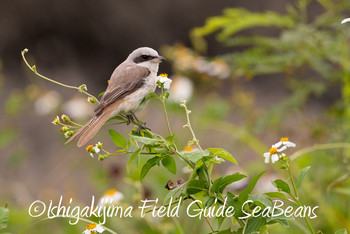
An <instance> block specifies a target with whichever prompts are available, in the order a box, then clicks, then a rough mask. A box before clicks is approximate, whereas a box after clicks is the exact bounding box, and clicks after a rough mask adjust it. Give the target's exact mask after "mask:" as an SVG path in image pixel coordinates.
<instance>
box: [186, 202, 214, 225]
mask: <svg viewBox="0 0 350 234" xmlns="http://www.w3.org/2000/svg"><path fill="white" fill-rule="evenodd" d="M190 198H191V199H192V200H193V201H195V200H194V198H193V197H192V196H191V197H190ZM196 205H197V206H198V208H199V209H202V208H201V207H200V205H199V204H198V202H196ZM204 219H205V221H206V222H207V224H208V225H209V227H210V229H211V231H212V232H215V230H214V228H213V226H212V225H211V223H210V222H209V219H208V218H207V217H205V216H204Z"/></svg>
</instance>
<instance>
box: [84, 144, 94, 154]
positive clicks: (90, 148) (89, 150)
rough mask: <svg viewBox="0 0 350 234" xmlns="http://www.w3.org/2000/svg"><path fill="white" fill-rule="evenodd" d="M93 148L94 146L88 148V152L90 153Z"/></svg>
mask: <svg viewBox="0 0 350 234" xmlns="http://www.w3.org/2000/svg"><path fill="white" fill-rule="evenodd" d="M93 148H94V146H93V145H89V146H88V147H86V152H88V153H90V152H91V150H92V149H93Z"/></svg>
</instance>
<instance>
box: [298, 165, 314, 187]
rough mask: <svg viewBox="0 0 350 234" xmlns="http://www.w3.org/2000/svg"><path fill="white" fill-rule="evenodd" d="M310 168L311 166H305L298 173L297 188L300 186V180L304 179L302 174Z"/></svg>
mask: <svg viewBox="0 0 350 234" xmlns="http://www.w3.org/2000/svg"><path fill="white" fill-rule="evenodd" d="M310 168H311V166H308V167H305V168H303V169H302V170H301V172H300V174H299V178H298V181H297V188H299V187H300V185H301V182H302V181H303V179H304V176H305V174H306V173H307V171H308V170H309V169H310Z"/></svg>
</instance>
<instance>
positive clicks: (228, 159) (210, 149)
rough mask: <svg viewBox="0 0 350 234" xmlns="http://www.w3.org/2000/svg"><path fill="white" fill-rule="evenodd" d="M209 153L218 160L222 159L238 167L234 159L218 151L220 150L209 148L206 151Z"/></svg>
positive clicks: (223, 151) (226, 153) (220, 150)
mask: <svg viewBox="0 0 350 234" xmlns="http://www.w3.org/2000/svg"><path fill="white" fill-rule="evenodd" d="M207 150H208V151H209V152H210V153H212V154H213V155H214V156H218V157H220V158H223V159H225V160H227V161H230V162H232V163H233V164H236V165H238V163H237V161H236V159H235V158H234V157H233V156H232V155H231V154H230V153H229V152H227V151H226V150H224V149H220V148H209V149H207Z"/></svg>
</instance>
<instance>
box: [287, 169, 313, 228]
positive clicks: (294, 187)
mask: <svg viewBox="0 0 350 234" xmlns="http://www.w3.org/2000/svg"><path fill="white" fill-rule="evenodd" d="M287 171H288V174H289V177H290V181H291V183H292V187H293V191H294V195H295V197H294V196H292V198H293V199H294V200H295V202H296V203H297V204H298V206H301V202H300V200H299V195H298V190H297V187H296V185H295V181H294V178H293V175H292V172H291V171H290V168H289V165H288V164H287ZM304 220H305V222H306V224H307V227H308V228H309V230H310V232H311V233H313V234H315V231H314V229H313V228H312V226H311V223H310V221H309V219H308V218H307V216H305V217H304Z"/></svg>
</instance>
